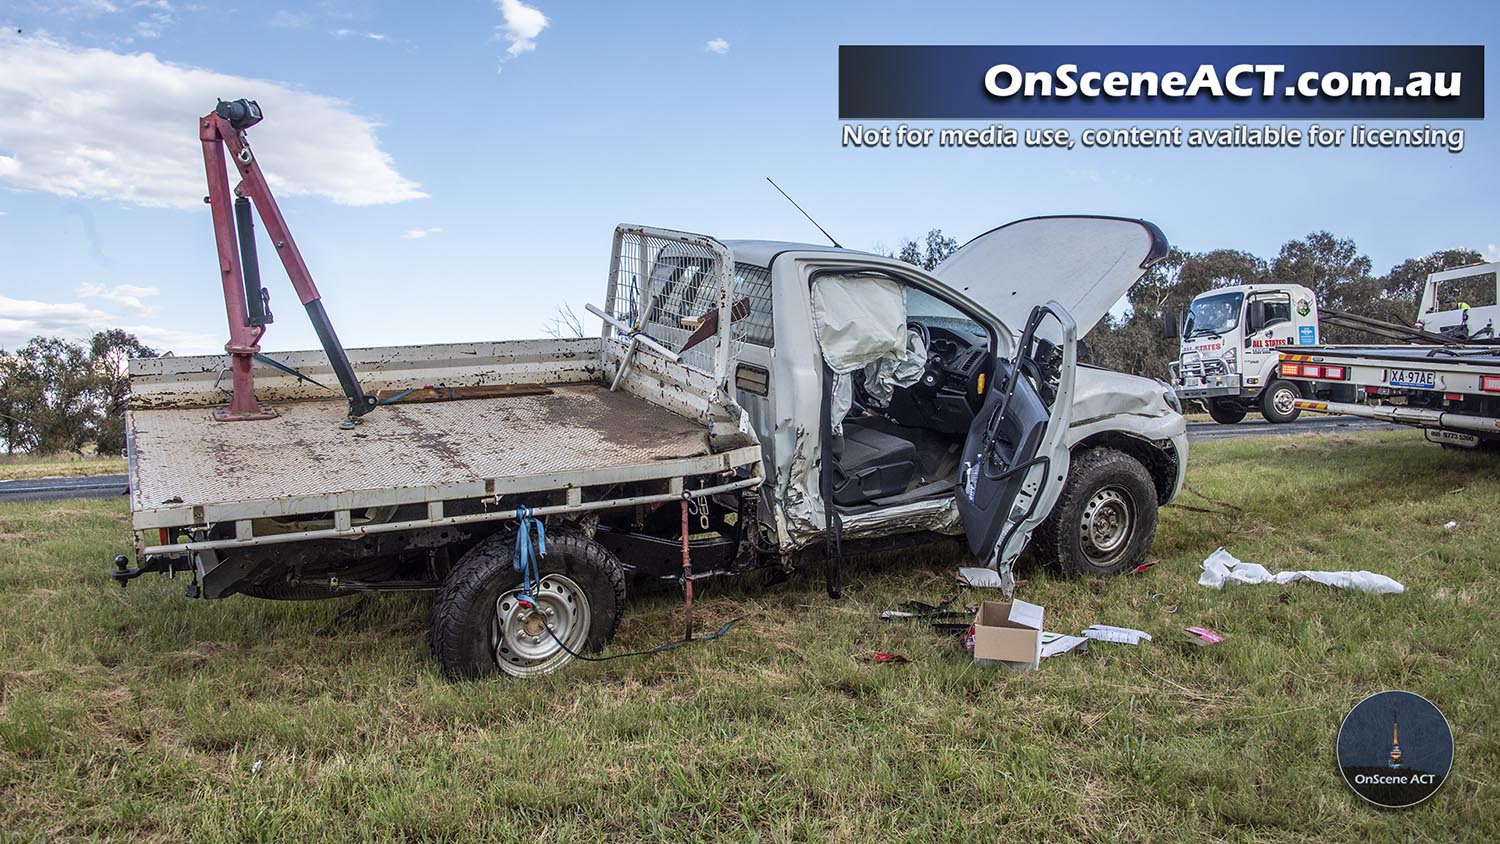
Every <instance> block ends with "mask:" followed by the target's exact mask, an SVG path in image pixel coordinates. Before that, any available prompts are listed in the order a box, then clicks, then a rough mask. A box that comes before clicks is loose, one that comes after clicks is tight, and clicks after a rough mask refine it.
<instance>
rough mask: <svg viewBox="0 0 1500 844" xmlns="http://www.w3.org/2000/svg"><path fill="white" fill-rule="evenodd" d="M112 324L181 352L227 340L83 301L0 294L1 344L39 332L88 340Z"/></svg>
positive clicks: (21, 341) (209, 349)
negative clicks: (145, 322)
mask: <svg viewBox="0 0 1500 844" xmlns="http://www.w3.org/2000/svg"><path fill="white" fill-rule="evenodd" d="M85 286H89V285H85ZM120 287H130V285H120ZM112 289H118V288H112ZM135 289H138V290H140V289H149V288H135ZM110 328H120V329H124V330H125V331H128V332H130V333H131V334H134V335H135V336H137V337H139V338H141V342H143V343H145V344H146V345H148V346H151V347H153V348H155V349H157V350H159V351H172V352H175V353H177V354H207V353H213V352H217V351H219V350H220V349H222V348H223V342H224V340H223V338H222V337H218V336H215V335H210V334H203V333H200V332H195V331H179V330H177V329H173V328H158V327H156V326H154V325H141V324H137V323H135V322H132V321H131V318H130V317H122V316H120V315H119V314H116V313H113V312H111V311H106V310H101V309H99V308H94V307H91V306H89V305H85V304H83V303H82V302H42V301H38V300H36V299H12V298H11V297H9V296H5V295H0V348H5V349H9V350H12V351H13V350H15V349H17V348H19V347H21V346H24V345H25V344H26V341H28V340H30V339H31V338H33V337H39V336H47V337H63V338H66V339H69V340H87V339H88V338H90V337H92V336H93V335H94V334H95V333H96V332H99V331H104V330H106V329H110Z"/></svg>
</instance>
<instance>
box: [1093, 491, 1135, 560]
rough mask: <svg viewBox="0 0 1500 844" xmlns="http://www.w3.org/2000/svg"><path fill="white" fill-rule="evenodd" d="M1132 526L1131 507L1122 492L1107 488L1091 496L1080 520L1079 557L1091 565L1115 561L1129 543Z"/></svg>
mask: <svg viewBox="0 0 1500 844" xmlns="http://www.w3.org/2000/svg"><path fill="white" fill-rule="evenodd" d="M1134 523H1135V508H1134V506H1133V505H1132V504H1131V501H1130V496H1128V495H1126V494H1125V492H1124V491H1123V490H1121V489H1120V488H1119V487H1114V486H1107V487H1105V488H1103V489H1101V490H1099V491H1098V492H1096V493H1094V495H1093V497H1092V498H1090V499H1089V501H1088V504H1086V505H1084V508H1083V518H1082V519H1081V520H1080V527H1081V528H1082V529H1083V531H1082V535H1083V555H1084V556H1085V557H1086V558H1087V559H1088V561H1089V563H1090V564H1092V565H1095V566H1106V565H1109V564H1111V563H1113V562H1115V561H1116V560H1117V559H1119V557H1120V556H1121V555H1122V554H1123V553H1124V552H1125V548H1126V546H1127V545H1128V544H1129V542H1130V531H1131V528H1132V527H1133V525H1134Z"/></svg>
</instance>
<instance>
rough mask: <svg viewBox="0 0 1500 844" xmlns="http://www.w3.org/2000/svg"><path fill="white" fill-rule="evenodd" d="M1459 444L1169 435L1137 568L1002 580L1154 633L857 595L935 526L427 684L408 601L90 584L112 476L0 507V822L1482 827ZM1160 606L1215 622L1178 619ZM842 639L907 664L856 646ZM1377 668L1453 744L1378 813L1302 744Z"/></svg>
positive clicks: (518, 830) (1474, 580) (51, 836)
mask: <svg viewBox="0 0 1500 844" xmlns="http://www.w3.org/2000/svg"><path fill="white" fill-rule="evenodd" d="M1497 468H1500V464H1497V463H1496V462H1495V461H1494V458H1493V457H1491V456H1488V455H1469V454H1463V453H1454V452H1447V451H1442V450H1439V449H1438V448H1436V447H1435V446H1431V445H1427V444H1425V443H1423V442H1422V441H1421V437H1420V435H1418V434H1416V433H1415V432H1406V431H1402V432H1397V433H1389V434H1377V435H1361V436H1345V437H1334V436H1330V437H1316V436H1312V437H1307V436H1298V437H1287V438H1280V437H1278V438H1275V439H1274V440H1268V439H1258V440H1243V441H1225V442H1216V443H1212V444H1207V445H1203V446H1201V447H1196V448H1195V452H1194V454H1193V457H1192V463H1191V471H1190V473H1189V481H1188V483H1189V486H1190V487H1191V489H1192V492H1190V493H1188V494H1186V495H1184V496H1183V498H1182V503H1183V504H1186V505H1190V506H1192V507H1194V508H1198V509H1200V510H1208V511H1212V512H1206V513H1205V512H1197V511H1189V510H1186V509H1180V508H1171V509H1168V510H1166V511H1165V512H1164V514H1163V519H1162V524H1161V530H1160V533H1159V534H1158V537H1157V544H1156V549H1155V552H1156V555H1157V557H1158V558H1159V560H1160V562H1159V564H1158V565H1157V566H1156V567H1155V568H1153V569H1151V570H1150V571H1148V572H1146V573H1144V574H1141V575H1136V576H1131V577H1126V578H1120V579H1116V580H1111V581H1097V580H1094V581H1069V580H1062V579H1057V578H1053V577H1049V576H1047V575H1046V574H1045V573H1040V572H1030V573H1027V574H1026V575H1025V576H1024V579H1023V582H1022V584H1021V587H1020V589H1021V592H1020V594H1021V595H1022V596H1024V597H1026V598H1027V599H1029V600H1032V601H1035V602H1038V603H1041V604H1044V605H1046V607H1047V616H1048V627H1049V629H1053V630H1059V631H1070V632H1076V631H1077V630H1079V629H1081V628H1082V627H1084V626H1086V625H1088V624H1091V623H1094V622H1101V623H1112V624H1119V625H1126V626H1132V627H1140V628H1144V629H1146V630H1148V631H1150V632H1152V633H1153V634H1155V637H1156V641H1155V642H1154V643H1150V644H1144V645H1142V646H1140V647H1134V648H1132V647H1127V646H1120V645H1107V644H1096V645H1095V646H1094V647H1093V649H1092V650H1091V651H1090V652H1089V653H1085V654H1069V655H1064V656H1061V657H1058V658H1055V659H1051V660H1048V661H1046V662H1045V663H1043V666H1042V669H1041V670H1040V671H1038V672H1030V673H1012V672H1008V671H1005V670H999V669H982V668H976V667H974V666H972V665H971V664H970V663H969V661H968V660H967V659H966V657H965V656H964V655H963V653H962V651H961V650H959V648H958V645H957V642H956V641H955V640H947V639H942V638H938V637H935V636H933V635H930V634H928V633H927V632H925V631H924V629H923V628H921V627H912V626H905V625H903V624H900V623H887V622H881V621H880V620H878V618H877V615H878V613H879V611H880V610H882V609H886V608H890V607H893V606H895V605H896V604H897V603H899V602H900V601H903V600H905V599H908V598H920V599H924V600H929V601H933V600H937V599H940V598H942V597H943V596H944V595H945V593H947V592H948V591H949V588H950V587H949V583H950V579H951V573H952V570H953V567H954V566H955V565H956V564H957V563H958V562H959V558H958V557H957V556H933V555H930V554H929V555H927V556H911V555H906V556H900V555H897V556H892V557H891V558H889V559H884V560H882V561H879V564H878V566H874V567H866V568H862V569H859V570H857V571H854V572H851V574H850V580H851V581H852V585H851V587H850V588H849V590H848V591H849V595H848V597H847V598H846V599H845V600H844V601H842V602H839V603H832V602H830V601H828V600H827V599H826V598H825V597H824V596H823V594H822V589H821V582H820V580H819V578H818V577H817V576H816V573H815V572H808V573H807V574H805V575H804V576H801V577H798V578H795V579H794V580H793V581H792V582H791V583H789V584H784V585H782V586H778V587H774V588H772V589H770V590H768V591H765V592H744V593H729V592H724V591H720V592H717V593H714V594H712V595H710V596H709V597H707V598H705V599H704V600H702V601H701V602H700V605H699V617H700V619H701V621H702V626H704V627H709V628H711V627H713V626H716V625H717V624H718V623H719V622H720V621H722V620H723V619H727V618H730V617H732V616H736V615H740V614H744V613H748V614H749V616H748V618H747V619H746V620H745V622H744V623H743V624H741V625H740V626H739V627H738V628H736V629H735V630H734V631H732V632H731V633H730V634H729V635H728V636H726V637H725V638H724V639H722V640H720V641H718V642H716V643H713V644H707V645H700V646H695V647H692V648H687V649H681V650H678V651H675V652H672V653H670V654H667V655H662V656H657V657H652V658H648V659H640V660H621V661H617V662H611V663H607V664H603V665H581V664H580V665H574V666H571V667H569V668H568V669H567V670H566V671H564V672H563V673H562V674H560V675H557V676H553V677H550V678H547V679H544V680H541V681H535V682H527V683H516V682H505V681H495V682H483V683H475V684H459V685H456V684H450V683H447V682H444V681H443V680H442V679H441V678H440V677H439V676H438V674H437V672H436V671H435V669H434V667H433V665H432V663H431V661H430V659H429V658H428V654H427V648H426V642H425V636H426V624H427V618H426V610H427V604H426V601H425V600H424V599H420V598H412V597H378V598H377V597H362V598H354V599H346V600H342V601H334V602H323V603H308V604H274V603H265V602H255V601H252V600H249V599H244V598H233V599H229V600H226V601H222V602H204V601H187V600H184V599H183V598H182V597H181V595H180V592H181V587H182V585H183V582H182V581H180V580H179V581H176V582H171V581H167V580H164V579H156V578H153V579H144V578H143V579H141V580H139V581H137V582H136V583H135V584H133V585H132V586H131V587H130V588H129V589H128V590H123V591H122V590H120V589H118V588H117V587H115V586H113V585H112V584H111V583H110V582H109V581H108V579H107V578H106V576H105V568H106V566H107V564H108V562H109V560H110V558H112V557H113V556H114V555H115V554H116V553H120V552H123V551H125V550H126V548H127V537H126V531H125V526H126V514H125V510H124V505H123V504H122V503H120V502H113V501H110V502H94V501H87V502H85V501H78V502H64V503H59V504H39V505H24V506H10V507H7V508H4V509H0V537H3V546H0V684H3V687H0V830H3V831H0V841H8V840H16V841H32V840H43V839H45V840H53V841H58V840H75V839H99V840H104V839H108V840H112V841H130V840H139V841H153V842H154V841H161V842H178V841H186V840H195V841H222V842H245V841H346V840H356V839H365V840H399V841H429V840H430V841H474V840H479V839H486V838H494V839H512V840H518V839H523V838H524V839H529V840H564V841H585V842H592V841H598V840H601V839H606V838H607V839H608V840H610V841H623V842H629V841H645V840H658V839H659V840H706V841H717V840H724V841H739V840H746V839H751V838H755V839H758V840H766V841H792V840H836V841H887V840H905V841H915V842H923V844H932V842H946V841H955V840H969V841H984V842H993V841H996V840H1001V837H1002V836H1004V838H1005V839H1010V840H1018V841H1020V840H1049V841H1073V840H1080V841H1105V840H1122V841H1186V840H1228V841H1269V840H1291V841H1328V840H1331V841H1357V842H1370V841H1392V840H1402V841H1406V840H1433V841H1457V840H1472V841H1495V840H1500V773H1497V772H1500V722H1497V717H1496V716H1497V708H1496V692H1495V685H1494V683H1495V677H1496V670H1497V667H1500V662H1497V650H1496V647H1495V644H1494V631H1495V630H1496V629H1500V580H1497V578H1496V575H1495V570H1494V569H1495V565H1496V562H1497V560H1496V556H1497V555H1496V549H1497V548H1500V512H1497V507H1496V502H1497V501H1500V471H1497ZM1450 520H1455V521H1457V522H1458V527H1457V528H1455V529H1452V530H1446V529H1444V527H1443V525H1444V523H1446V522H1448V521H1450ZM1220 545H1223V546H1225V547H1227V548H1228V549H1229V550H1230V551H1232V552H1233V553H1234V554H1236V555H1237V556H1239V557H1240V558H1241V559H1245V560H1252V561H1257V562H1262V563H1264V564H1266V565H1268V566H1269V567H1271V568H1272V569H1278V568H1325V569H1345V568H1354V569H1358V568H1368V569H1371V570H1374V571H1378V572H1382V573H1384V574H1388V575H1391V576H1393V577H1395V578H1397V579H1398V580H1401V581H1403V582H1404V583H1405V584H1406V586H1407V591H1406V593H1405V594H1403V595H1397V596H1385V597H1379V596H1370V595H1364V594H1358V593H1347V592H1341V591H1338V590H1335V589H1331V588H1327V587H1321V586H1317V585H1312V584H1301V585H1292V586H1287V587H1279V586H1274V585H1269V586H1242V587H1231V588H1230V589H1228V590H1226V591H1224V592H1214V591H1210V590H1207V589H1204V588H1202V587H1199V586H1198V585H1197V584H1196V578H1197V574H1198V563H1199V561H1201V560H1202V559H1203V557H1204V556H1205V555H1207V554H1208V553H1209V552H1211V551H1212V550H1214V548H1216V547H1218V546H1220ZM977 597H979V595H978V594H977V593H973V592H971V593H968V594H967V595H966V596H965V598H966V600H972V599H975V598H977ZM1172 606H1176V607H1177V608H1178V609H1177V611H1176V612H1175V613H1168V612H1166V609H1167V608H1169V607H1172ZM678 623H679V607H678V605H677V602H676V601H675V600H674V599H673V598H672V596H670V595H660V596H655V597H646V598H641V599H637V600H636V601H635V602H634V603H633V604H632V607H631V611H630V613H629V614H628V615H627V616H626V620H625V622H624V624H623V626H622V628H621V632H620V635H619V637H618V638H617V639H616V641H615V645H614V647H615V648H616V649H626V648H634V647H639V646H643V645H648V644H653V643H655V642H658V641H661V640H663V639H665V638H668V637H671V636H672V635H674V633H675V632H676V631H677V630H678ZM1193 624H1202V625H1207V626H1209V627H1212V628H1215V629H1217V630H1219V631H1222V632H1223V633H1225V634H1227V635H1228V637H1229V638H1228V640H1227V641H1225V642H1224V643H1222V644H1220V645H1216V646H1212V647H1208V648H1198V647H1195V646H1193V645H1192V644H1191V643H1189V642H1188V640H1187V639H1186V637H1184V636H1182V635H1181V634H1180V633H1179V632H1178V630H1179V628H1181V627H1184V626H1187V625H1193ZM875 649H880V650H891V651H896V652H898V653H901V654H903V655H905V656H907V657H908V658H910V659H911V662H910V663H909V664H905V665H872V664H868V663H864V662H861V661H858V660H857V659H856V657H857V656H858V655H860V654H863V653H867V652H869V651H871V650H875ZM1385 688H1404V689H1409V690H1412V691H1415V692H1418V693H1421V694H1423V695H1426V696H1427V697H1429V698H1430V699H1431V700H1433V701H1434V702H1435V703H1436V704H1437V705H1438V707H1439V708H1440V709H1442V710H1443V712H1444V713H1445V714H1446V715H1447V716H1448V718H1449V721H1450V722H1451V724H1452V727H1453V731H1454V734H1455V738H1456V743H1457V759H1456V762H1455V765H1454V769H1453V773H1452V775H1451V776H1450V778H1449V781H1448V782H1447V783H1446V784H1445V785H1444V786H1443V788H1442V789H1441V790H1440V791H1439V792H1438V793H1437V795H1436V796H1435V797H1433V798H1432V799H1431V800H1430V801H1428V802H1427V803H1425V804H1423V805H1421V806H1418V807H1416V808H1415V809H1411V810H1407V811H1399V812H1395V811H1381V810H1377V809H1375V808H1373V807H1371V806H1369V805H1367V804H1365V803H1364V802H1362V801H1361V800H1360V799H1359V798H1357V797H1356V796H1355V795H1354V794H1352V793H1351V792H1350V791H1349V790H1348V788H1347V787H1345V785H1344V784H1343V782H1342V781H1341V779H1340V778H1339V774H1338V773H1337V771H1336V769H1335V766H1334V759H1333V744H1334V738H1335V734H1336V732H1337V730H1338V726H1339V723H1340V721H1341V719H1342V717H1343V716H1344V714H1345V713H1346V712H1347V711H1348V710H1349V708H1350V707H1351V706H1352V705H1353V704H1354V703H1356V702H1357V701H1358V700H1360V699H1361V698H1363V697H1365V696H1366V695H1368V694H1370V693H1372V692H1375V691H1378V690H1381V689H1385ZM1408 752H1409V753H1410V752H1413V751H1412V750H1409V751H1408Z"/></svg>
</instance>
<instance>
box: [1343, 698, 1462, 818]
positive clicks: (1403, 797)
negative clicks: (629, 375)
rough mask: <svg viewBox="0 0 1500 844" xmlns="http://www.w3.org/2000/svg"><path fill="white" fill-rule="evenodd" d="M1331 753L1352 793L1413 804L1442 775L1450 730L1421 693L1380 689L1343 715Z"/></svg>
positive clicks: (1384, 802) (1449, 760) (1449, 763)
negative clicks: (1335, 749)
mask: <svg viewBox="0 0 1500 844" xmlns="http://www.w3.org/2000/svg"><path fill="white" fill-rule="evenodd" d="M1402 733H1405V738H1406V747H1405V748H1404V749H1403V748H1402V746H1401V739H1402ZM1337 753H1338V763H1339V772H1340V773H1342V774H1343V775H1344V781H1345V782H1347V783H1348V784H1349V787H1350V788H1352V789H1354V793H1355V794H1358V795H1359V796H1360V797H1363V798H1364V799H1366V800H1368V801H1370V802H1371V803H1374V804H1375V805H1377V806H1384V807H1386V808H1390V809H1399V808H1403V807H1406V806H1415V805H1416V804H1418V803H1420V802H1422V801H1423V800H1426V799H1427V798H1429V797H1431V796H1432V794H1433V792H1435V791H1437V790H1438V787H1439V786H1441V785H1442V784H1443V780H1445V779H1447V778H1448V772H1449V771H1450V770H1451V769H1452V767H1453V731H1452V729H1450V728H1449V726H1448V721H1447V719H1446V718H1444V717H1443V713H1441V712H1439V711H1438V708H1437V707H1436V706H1433V705H1432V702H1431V701H1429V700H1427V699H1426V698H1424V697H1422V696H1421V695H1417V694H1413V693H1411V692H1401V691H1389V692H1380V693H1378V694H1373V695H1370V696H1369V697H1367V698H1365V699H1364V700H1362V701H1360V702H1359V703H1358V704H1356V705H1355V707H1354V709H1352V710H1350V712H1349V714H1348V716H1346V717H1345V718H1344V723H1343V724H1342V725H1341V726H1340V727H1339V737H1338V745H1337Z"/></svg>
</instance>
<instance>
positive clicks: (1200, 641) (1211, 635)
mask: <svg viewBox="0 0 1500 844" xmlns="http://www.w3.org/2000/svg"><path fill="white" fill-rule="evenodd" d="M1183 630H1184V631H1186V632H1187V634H1188V635H1189V636H1191V637H1192V639H1193V644H1195V645H1204V646H1207V645H1217V644H1219V643H1220V642H1222V641H1224V634H1223V633H1218V632H1215V631H1213V630H1210V629H1208V628H1207V627H1184V628H1183Z"/></svg>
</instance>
